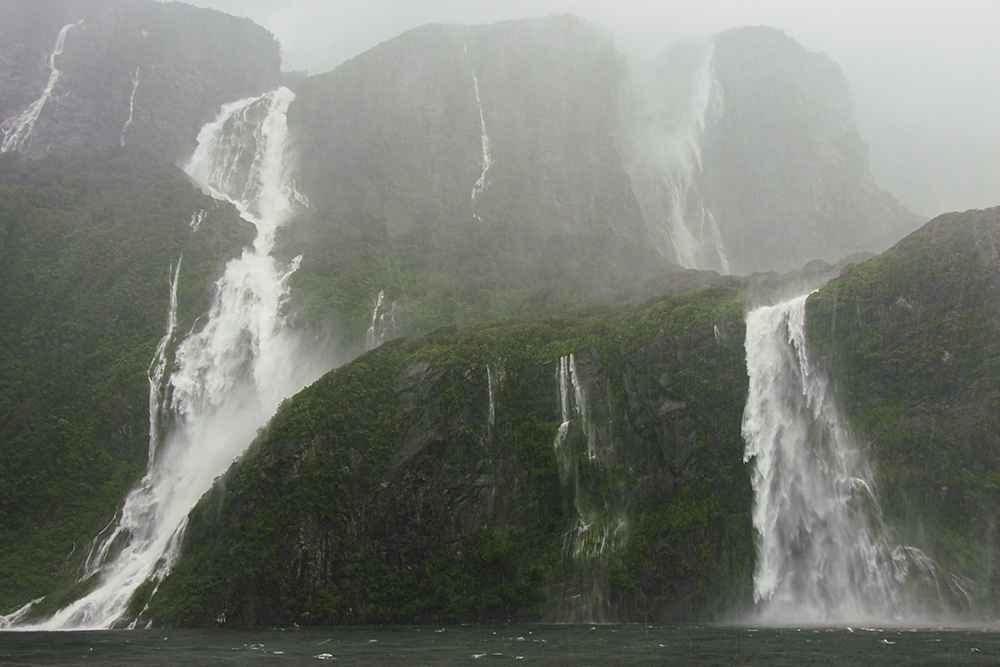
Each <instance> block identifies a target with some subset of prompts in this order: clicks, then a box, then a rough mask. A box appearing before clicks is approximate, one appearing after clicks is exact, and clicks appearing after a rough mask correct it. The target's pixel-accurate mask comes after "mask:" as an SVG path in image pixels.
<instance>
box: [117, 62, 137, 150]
mask: <svg viewBox="0 0 1000 667" xmlns="http://www.w3.org/2000/svg"><path fill="white" fill-rule="evenodd" d="M140 69H141V66H140V67H136V68H135V74H133V75H132V94H131V95H129V97H128V120H126V121H125V125H124V126H123V127H122V133H121V137H119V143H120V144H121V147H122V148H125V133H126V132H128V127H129V125H131V124H132V116H133V115H134V114H135V91H137V90H139V70H140Z"/></svg>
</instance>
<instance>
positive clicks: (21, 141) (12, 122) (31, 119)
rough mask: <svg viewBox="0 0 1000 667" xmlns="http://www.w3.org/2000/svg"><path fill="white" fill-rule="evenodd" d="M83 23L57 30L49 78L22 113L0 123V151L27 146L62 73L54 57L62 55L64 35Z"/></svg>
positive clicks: (22, 148)
mask: <svg viewBox="0 0 1000 667" xmlns="http://www.w3.org/2000/svg"><path fill="white" fill-rule="evenodd" d="M81 23H83V21H79V22H77V23H69V24H67V25H64V26H63V27H62V29H61V30H60V31H59V35H58V36H57V37H56V44H55V47H54V48H53V49H52V53H50V54H49V80H48V83H46V84H45V90H43V91H42V96H41V97H39V98H38V99H37V100H35V101H34V102H32V103H31V105H30V106H29V107H28V108H27V109H25V111H24V113H22V114H20V115H17V116H13V117H11V118H8V119H7V120H5V121H4V122H3V123H2V124H0V130H2V131H3V142H2V143H0V153H6V152H8V151H23V150H25V149H26V148H27V147H28V142H29V141H30V140H31V136H32V134H34V132H35V122H36V121H37V120H38V117H39V116H40V115H41V113H42V108H43V107H45V103H46V102H48V101H49V98H50V97H51V96H52V91H53V90H54V89H55V87H56V83H58V82H59V75H60V74H62V72H60V71H59V70H58V69H57V68H56V58H57V57H58V56H61V55H62V52H63V49H64V48H65V46H66V35H67V34H69V31H70V30H71V29H72V28H75V27H77V26H78V25H80V24H81Z"/></svg>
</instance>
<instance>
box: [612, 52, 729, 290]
mask: <svg viewBox="0 0 1000 667" xmlns="http://www.w3.org/2000/svg"><path fill="white" fill-rule="evenodd" d="M699 46H700V48H701V52H700V53H698V54H697V58H696V60H695V66H694V69H693V71H684V72H670V74H669V76H666V75H664V74H663V73H657V74H649V73H647V74H648V76H646V77H643V75H642V72H636V80H637V81H638V82H640V83H637V84H636V87H635V90H634V95H633V104H634V108H633V109H632V113H631V114H630V115H629V119H628V126H627V127H626V128H625V129H624V132H623V134H624V137H623V139H624V150H623V158H624V162H625V168H626V171H628V174H629V176H630V177H631V179H632V183H633V187H634V189H635V193H636V197H637V199H638V201H639V206H640V208H641V209H642V214H643V217H644V218H645V219H646V224H647V226H648V228H649V235H650V239H651V240H652V242H653V244H654V245H655V246H656V248H657V249H658V250H659V251H660V253H661V254H663V255H664V256H665V257H667V258H668V259H670V260H671V261H674V262H676V263H678V264H680V265H681V266H684V267H687V268H690V269H714V270H717V271H721V272H722V273H729V260H728V258H727V256H726V250H725V246H724V244H723V242H722V237H721V235H720V234H719V228H718V225H717V224H716V221H715V216H713V215H712V212H711V211H710V210H709V209H708V207H707V206H706V205H705V203H704V201H702V198H701V196H700V195H699V193H698V188H697V176H698V175H699V174H700V173H701V168H702V165H701V140H702V136H703V134H704V132H705V127H706V123H707V121H708V119H709V117H710V116H711V115H713V114H715V115H718V114H721V113H722V112H723V95H722V88H721V86H720V85H719V82H718V81H717V80H716V78H715V70H714V68H713V65H712V54H713V52H714V44H712V43H708V44H705V45H699ZM644 79H645V80H644ZM664 79H668V80H670V81H671V82H674V81H680V82H684V86H683V87H682V89H681V90H664V89H663V86H664V85H665V84H664ZM673 85H676V84H673Z"/></svg>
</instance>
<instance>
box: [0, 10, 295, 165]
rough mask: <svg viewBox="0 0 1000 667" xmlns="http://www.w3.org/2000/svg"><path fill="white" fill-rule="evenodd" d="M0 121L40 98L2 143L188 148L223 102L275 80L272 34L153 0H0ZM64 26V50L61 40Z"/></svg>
mask: <svg viewBox="0 0 1000 667" xmlns="http://www.w3.org/2000/svg"><path fill="white" fill-rule="evenodd" d="M0 17H2V18H3V20H2V21H0V120H2V121H4V132H5V137H6V138H9V137H11V135H12V134H13V131H14V123H11V120H12V119H17V118H19V117H22V116H24V114H26V113H28V112H30V110H31V107H32V105H34V104H37V103H38V102H39V100H41V99H42V97H43V96H45V91H46V89H47V87H48V84H49V82H50V81H51V80H52V68H53V67H54V68H55V69H57V70H58V72H59V74H58V77H57V80H56V82H55V85H54V86H53V87H51V89H50V90H49V91H48V92H49V95H48V96H47V101H45V103H44V105H43V106H42V107H41V108H40V110H39V113H38V114H37V118H36V120H35V121H34V122H33V127H32V131H31V132H30V133H24V134H25V135H26V136H24V137H23V141H18V142H16V143H11V142H9V141H5V150H7V151H17V152H20V153H23V154H26V155H28V156H32V157H38V156H41V155H45V154H48V153H50V152H53V151H54V152H66V151H69V150H71V149H72V148H74V147H77V146H89V147H94V146H104V147H109V146H127V147H129V148H145V149H151V150H153V151H154V152H155V153H157V154H159V155H161V156H163V157H166V158H167V159H170V160H179V159H182V158H185V157H187V156H188V155H190V153H191V151H192V150H193V148H194V139H195V137H196V136H197V134H198V130H199V129H200V128H201V126H202V125H203V124H205V123H206V122H208V121H209V120H211V119H212V118H213V117H214V115H215V113H216V112H217V110H218V108H219V106H220V105H222V104H223V103H225V102H230V101H233V100H236V99H240V98H242V97H246V96H248V95H253V94H259V93H261V92H263V91H264V90H268V89H270V88H273V87H274V86H276V85H277V84H278V81H279V79H280V63H281V60H280V53H279V47H278V43H277V41H275V39H274V37H273V36H272V35H271V34H270V33H268V32H267V31H266V30H264V29H263V28H261V27H259V26H257V25H255V24H254V23H252V22H251V21H249V20H248V19H240V18H236V17H233V16H229V15H226V14H223V13H221V12H216V11H212V10H207V9H199V8H195V7H191V6H189V5H183V4H180V3H160V2H153V1H152V0H110V1H105V0H60V1H58V2H45V3H25V2H19V1H17V0H4V1H3V2H0ZM66 26H72V27H71V28H69V29H68V30H67V31H66V34H65V35H64V41H63V43H62V49H61V51H60V52H59V53H58V54H57V51H58V49H57V48H56V47H57V38H58V36H59V34H60V31H61V30H62V29H63V28H65V27H66Z"/></svg>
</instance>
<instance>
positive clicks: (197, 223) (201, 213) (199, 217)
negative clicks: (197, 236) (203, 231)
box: [188, 209, 207, 232]
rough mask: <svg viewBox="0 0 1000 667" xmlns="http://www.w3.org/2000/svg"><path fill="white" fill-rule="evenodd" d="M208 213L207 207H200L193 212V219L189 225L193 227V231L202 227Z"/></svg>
mask: <svg viewBox="0 0 1000 667" xmlns="http://www.w3.org/2000/svg"><path fill="white" fill-rule="evenodd" d="M206 213H207V211H206V210H205V209H200V210H197V211H195V212H194V213H192V214H191V220H190V221H189V222H188V226H189V227H191V231H193V232H196V231H198V228H199V227H201V223H203V222H205V214H206Z"/></svg>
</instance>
